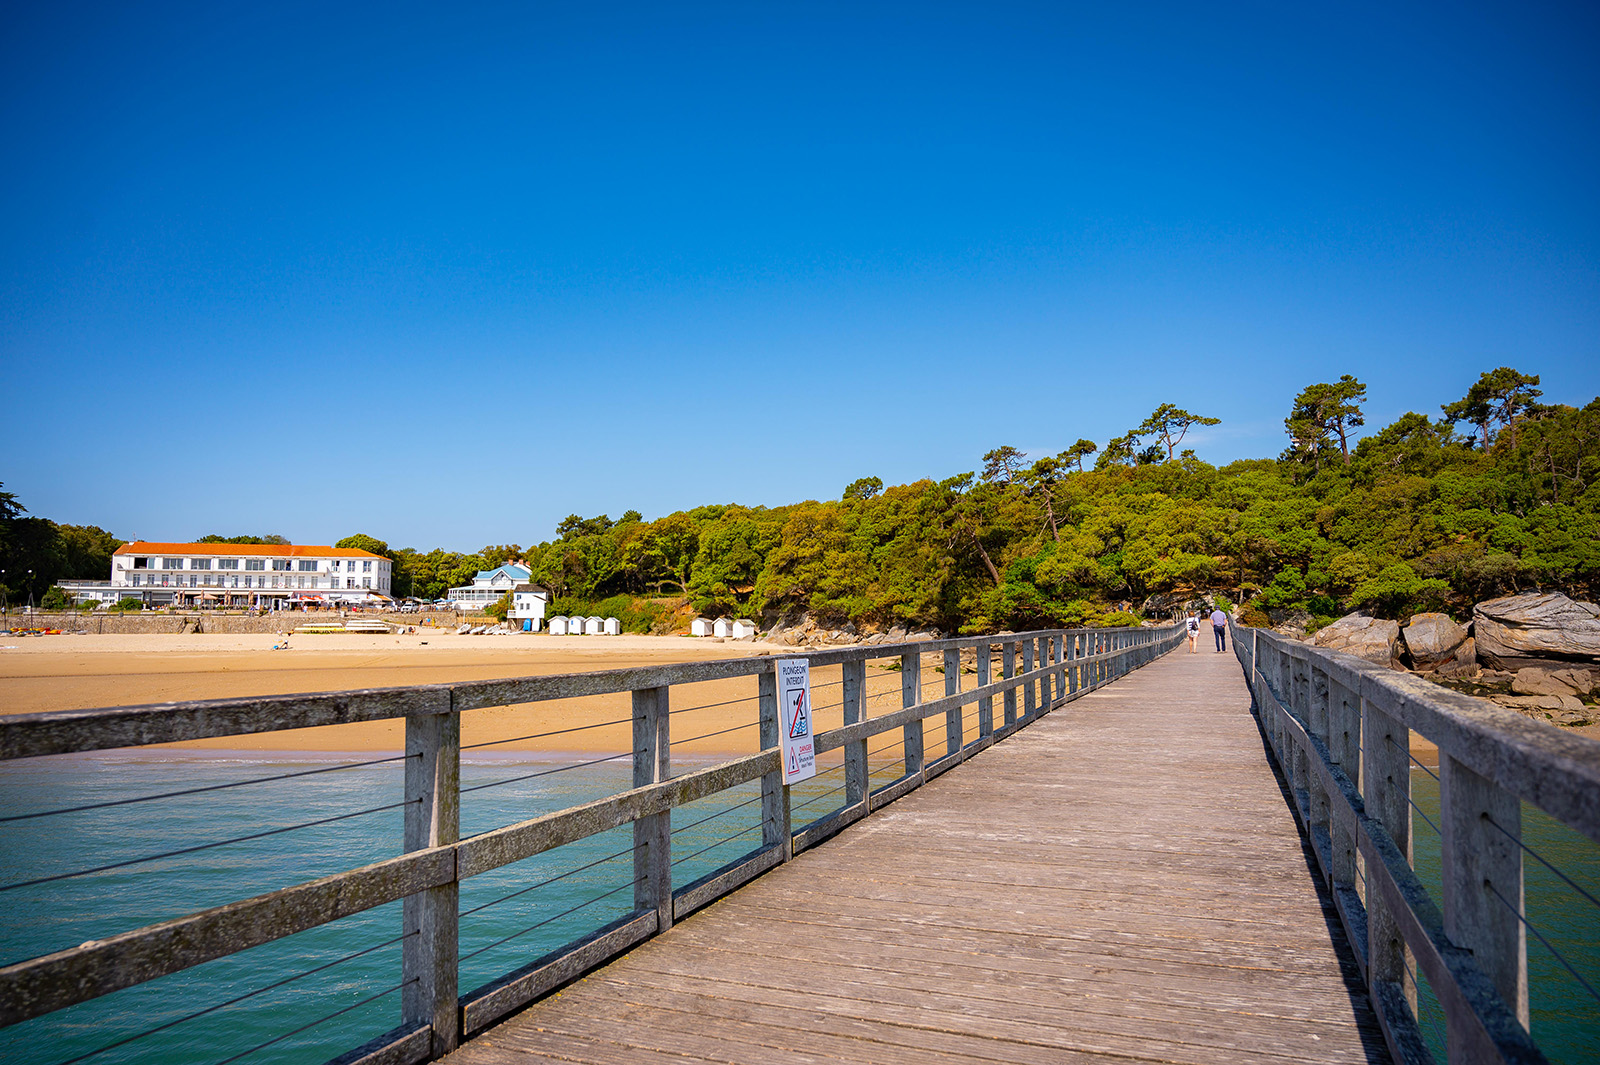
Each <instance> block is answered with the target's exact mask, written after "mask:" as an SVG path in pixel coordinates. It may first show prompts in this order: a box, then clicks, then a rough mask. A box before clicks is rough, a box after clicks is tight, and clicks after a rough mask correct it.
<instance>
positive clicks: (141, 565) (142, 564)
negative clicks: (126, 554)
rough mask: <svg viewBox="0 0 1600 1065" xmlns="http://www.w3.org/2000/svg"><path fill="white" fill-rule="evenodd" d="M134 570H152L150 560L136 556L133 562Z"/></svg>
mask: <svg viewBox="0 0 1600 1065" xmlns="http://www.w3.org/2000/svg"><path fill="white" fill-rule="evenodd" d="M133 568H134V569H149V568H150V559H149V558H148V557H145V558H140V557H138V556H135V557H134V560H133Z"/></svg>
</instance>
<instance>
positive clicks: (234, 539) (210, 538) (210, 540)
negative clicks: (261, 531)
mask: <svg viewBox="0 0 1600 1065" xmlns="http://www.w3.org/2000/svg"><path fill="white" fill-rule="evenodd" d="M195 543H197V544H278V545H282V546H287V545H288V543H289V541H288V539H287V538H285V537H282V536H279V535H278V534H277V533H268V534H267V535H266V536H220V535H218V534H217V533H206V534H205V535H204V536H202V537H200V539H198V540H196V541H195Z"/></svg>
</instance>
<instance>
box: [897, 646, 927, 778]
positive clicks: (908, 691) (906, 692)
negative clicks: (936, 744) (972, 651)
mask: <svg viewBox="0 0 1600 1065" xmlns="http://www.w3.org/2000/svg"><path fill="white" fill-rule="evenodd" d="M921 702H922V652H920V651H912V652H911V653H910V654H905V655H901V656H900V705H901V706H916V705H918V704H919V703H921ZM902 731H903V733H904V735H905V748H906V761H905V771H906V776H908V777H909V776H914V775H916V774H917V773H920V772H922V762H923V757H922V719H921V718H917V719H916V720H915V721H908V722H906V724H905V728H904V729H903V730H902Z"/></svg>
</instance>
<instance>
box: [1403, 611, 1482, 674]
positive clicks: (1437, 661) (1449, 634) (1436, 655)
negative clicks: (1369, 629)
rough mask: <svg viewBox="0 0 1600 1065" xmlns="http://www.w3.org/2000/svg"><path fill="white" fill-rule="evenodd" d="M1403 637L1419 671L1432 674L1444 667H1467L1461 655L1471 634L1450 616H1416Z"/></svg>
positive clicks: (1413, 664)
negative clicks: (1468, 634) (1462, 648)
mask: <svg viewBox="0 0 1600 1065" xmlns="http://www.w3.org/2000/svg"><path fill="white" fill-rule="evenodd" d="M1400 635H1401V638H1402V639H1404V640H1405V644H1406V651H1407V653H1408V654H1410V655H1411V665H1412V667H1413V668H1415V669H1418V670H1421V671H1423V672H1432V671H1433V670H1436V669H1439V668H1440V667H1441V666H1446V665H1451V666H1458V665H1464V664H1465V663H1464V662H1463V661H1462V656H1461V655H1460V654H1459V652H1460V650H1461V647H1462V645H1463V644H1465V643H1466V642H1467V639H1468V637H1467V630H1466V629H1464V628H1462V627H1461V626H1460V625H1457V624H1456V623H1455V622H1454V621H1453V620H1451V618H1450V616H1449V615H1448V614H1416V615H1413V616H1412V618H1411V624H1409V625H1407V626H1406V627H1405V628H1404V629H1402V630H1401V633H1400Z"/></svg>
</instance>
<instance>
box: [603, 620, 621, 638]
mask: <svg viewBox="0 0 1600 1065" xmlns="http://www.w3.org/2000/svg"><path fill="white" fill-rule="evenodd" d="M606 635H607V636H621V635H622V622H620V621H618V620H617V619H616V618H606Z"/></svg>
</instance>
